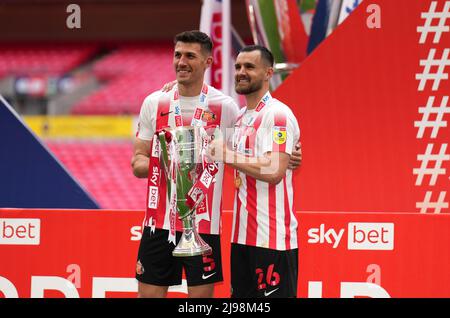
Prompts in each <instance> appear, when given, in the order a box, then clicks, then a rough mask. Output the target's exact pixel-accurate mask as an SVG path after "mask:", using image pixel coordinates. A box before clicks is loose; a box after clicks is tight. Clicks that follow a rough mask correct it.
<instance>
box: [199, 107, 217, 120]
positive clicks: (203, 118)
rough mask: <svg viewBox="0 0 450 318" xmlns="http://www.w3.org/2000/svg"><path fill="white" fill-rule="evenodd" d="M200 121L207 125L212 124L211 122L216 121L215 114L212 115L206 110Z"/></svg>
mask: <svg viewBox="0 0 450 318" xmlns="http://www.w3.org/2000/svg"><path fill="white" fill-rule="evenodd" d="M202 120H203V121H205V122H207V123H209V122H212V121H214V120H216V114H214V113H213V112H212V111H210V110H209V109H206V110H204V111H203V114H202Z"/></svg>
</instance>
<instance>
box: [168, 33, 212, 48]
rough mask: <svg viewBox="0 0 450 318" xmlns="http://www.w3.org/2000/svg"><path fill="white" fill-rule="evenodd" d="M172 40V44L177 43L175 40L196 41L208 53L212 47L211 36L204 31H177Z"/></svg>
mask: <svg viewBox="0 0 450 318" xmlns="http://www.w3.org/2000/svg"><path fill="white" fill-rule="evenodd" d="M173 42H174V44H177V42H183V43H198V44H200V46H201V47H202V49H203V50H204V51H205V52H206V53H208V54H211V52H212V48H213V43H212V41H211V38H210V37H209V36H208V35H207V34H206V33H203V32H201V31H198V30H192V31H184V32H181V33H178V34H177V35H175V38H174V41H173Z"/></svg>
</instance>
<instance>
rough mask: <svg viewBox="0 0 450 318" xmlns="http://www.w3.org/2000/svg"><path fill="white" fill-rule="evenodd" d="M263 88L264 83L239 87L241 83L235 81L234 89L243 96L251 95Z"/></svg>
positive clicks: (251, 83) (253, 83) (252, 83)
mask: <svg viewBox="0 0 450 318" xmlns="http://www.w3.org/2000/svg"><path fill="white" fill-rule="evenodd" d="M262 86H263V81H258V82H250V83H249V85H247V86H244V87H242V86H239V82H238V81H235V86H234V89H235V91H236V93H238V94H241V95H249V94H251V93H254V92H257V91H259V90H260V89H261V88H262Z"/></svg>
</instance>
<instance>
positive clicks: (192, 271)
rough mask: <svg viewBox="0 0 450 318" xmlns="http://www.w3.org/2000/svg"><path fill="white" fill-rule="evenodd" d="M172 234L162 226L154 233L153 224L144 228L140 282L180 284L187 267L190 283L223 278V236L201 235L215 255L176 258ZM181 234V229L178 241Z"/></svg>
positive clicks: (189, 284)
mask: <svg viewBox="0 0 450 318" xmlns="http://www.w3.org/2000/svg"><path fill="white" fill-rule="evenodd" d="M168 234H169V231H168V230H162V229H155V233H153V234H150V227H145V228H144V231H143V233H142V238H141V243H140V245H139V252H138V259H137V263H136V279H137V280H138V281H140V282H142V283H145V284H151V285H157V286H173V285H180V284H181V279H182V269H183V268H184V271H185V274H186V280H187V285H188V286H198V285H204V284H211V283H217V282H221V281H222V280H223V276H222V256H221V250H220V236H219V235H213V234H200V235H201V237H202V239H203V240H204V241H205V242H206V243H208V244H209V246H210V247H211V248H212V254H210V255H198V256H189V257H175V256H173V255H172V251H173V249H174V248H175V245H174V244H173V243H169V242H168V240H167V239H168ZM180 237H181V232H177V233H176V242H177V243H178V241H179V240H180Z"/></svg>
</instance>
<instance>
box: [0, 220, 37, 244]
mask: <svg viewBox="0 0 450 318" xmlns="http://www.w3.org/2000/svg"><path fill="white" fill-rule="evenodd" d="M40 234H41V220H40V219H0V245H1V244H4V245H5V244H6V245H39V242H40Z"/></svg>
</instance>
